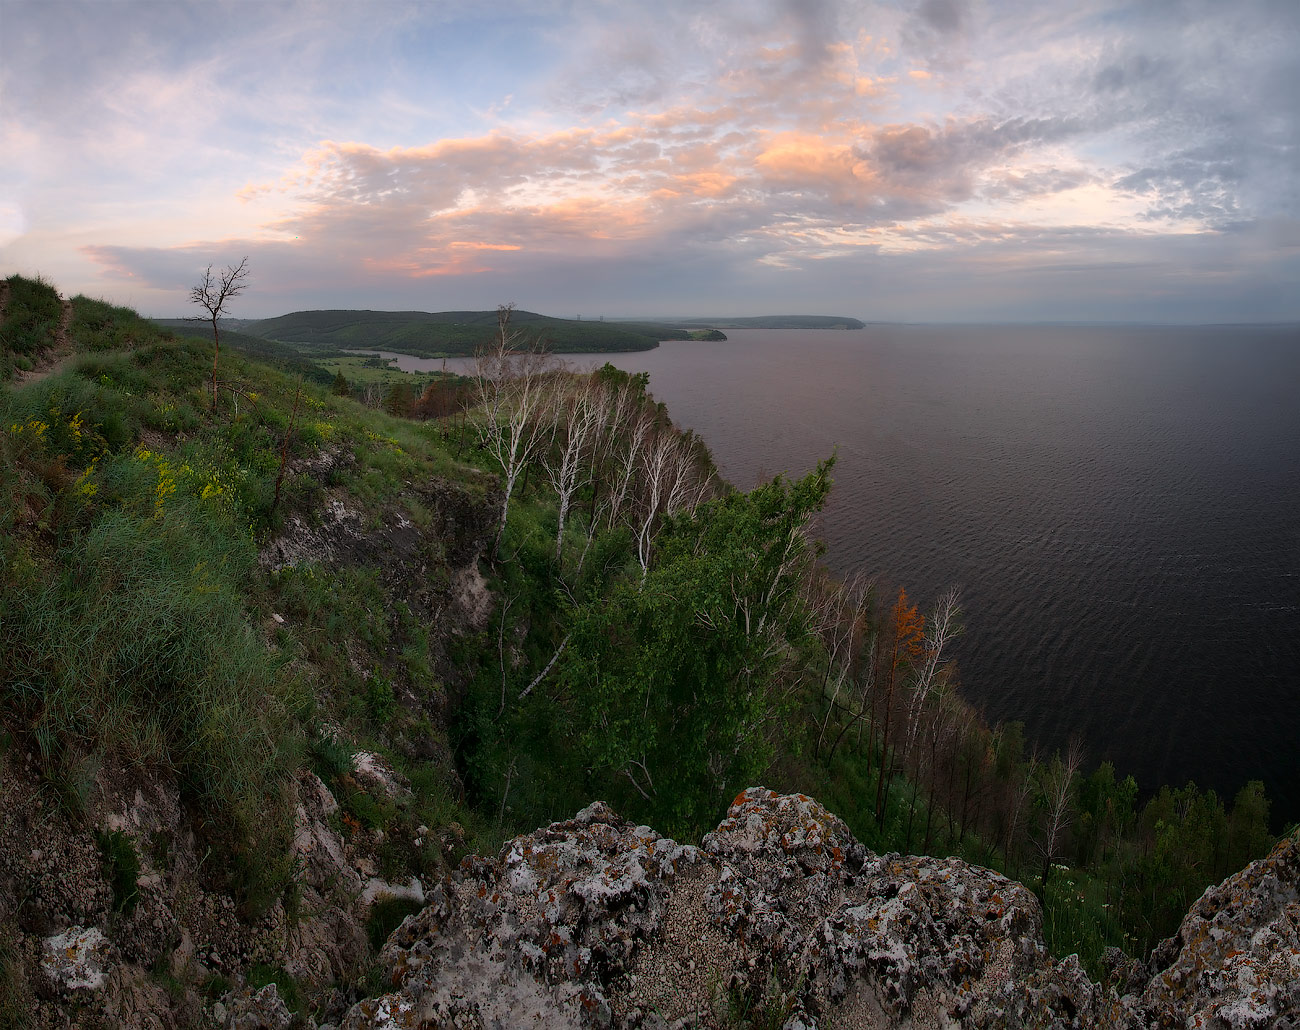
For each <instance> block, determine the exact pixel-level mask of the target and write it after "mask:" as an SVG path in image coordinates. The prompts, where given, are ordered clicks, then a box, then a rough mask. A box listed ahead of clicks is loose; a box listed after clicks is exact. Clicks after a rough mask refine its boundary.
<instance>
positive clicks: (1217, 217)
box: [0, 0, 1300, 313]
mask: <svg viewBox="0 0 1300 1030" xmlns="http://www.w3.org/2000/svg"><path fill="white" fill-rule="evenodd" d="M47 7H48V5H36V4H27V3H26V2H25V0H19V11H20V15H21V16H20V17H19V18H18V19H17V22H16V24H17V25H18V29H17V30H16V31H15V32H13V33H10V34H7V39H6V41H4V42H0V47H2V48H3V53H0V56H2V57H3V58H4V60H0V69H3V70H0V76H2V77H3V78H0V88H3V89H5V90H6V107H5V110H4V113H2V114H0V146H3V147H4V148H5V152H6V155H7V157H8V156H10V155H12V160H10V161H8V162H7V166H8V167H7V168H6V169H5V170H3V171H0V191H4V192H3V193H0V210H3V211H7V212H13V211H16V212H18V215H17V216H13V217H10V216H8V215H6V216H5V217H4V218H3V219H0V248H3V253H4V254H13V255H19V254H21V255H24V256H26V255H29V254H39V253H43V252H52V250H51V248H55V247H62V248H63V252H64V253H66V252H67V251H69V250H70V249H71V250H73V251H74V252H75V254H76V255H77V261H80V262H83V264H84V263H85V262H90V263H91V264H92V265H93V268H94V269H96V270H98V271H97V273H96V274H97V275H98V276H99V277H100V278H99V279H92V280H91V282H92V285H93V283H95V282H99V283H104V284H115V283H117V284H120V283H129V284H131V285H132V288H133V289H137V288H138V289H140V290H142V291H144V292H145V294H146V296H149V297H151V298H152V297H156V298H157V299H158V302H159V303H161V302H162V301H163V300H164V299H165V298H166V297H169V296H170V295H171V294H172V292H173V291H175V290H176V289H177V288H178V284H181V285H182V286H183V284H184V283H185V282H186V281H187V280H188V279H189V278H190V275H191V273H190V272H188V271H186V269H190V268H191V267H195V266H196V267H199V268H201V267H203V266H204V265H206V263H207V261H208V260H212V259H218V260H220V259H222V255H229V254H234V255H235V256H236V257H237V256H239V255H241V254H242V253H245V252H248V253H250V254H253V255H255V265H256V267H258V268H259V269H260V276H261V282H260V286H261V288H262V291H263V296H264V297H266V298H267V299H266V301H265V303H267V304H274V303H276V302H275V301H273V300H272V299H271V298H272V297H273V296H280V297H289V296H293V297H297V298H300V297H305V296H309V295H310V296H332V297H333V298H334V300H333V301H331V306H337V303H338V302H339V301H340V298H342V297H354V298H356V300H355V301H353V302H354V303H359V304H363V305H366V306H375V305H376V304H377V303H378V300H377V299H376V298H379V297H385V296H388V297H395V298H401V303H402V305H403V306H412V304H413V303H414V302H415V299H417V298H420V297H424V298H426V299H425V300H423V301H420V302H419V303H418V304H416V306H432V305H433V304H434V303H435V301H436V298H445V299H447V300H448V301H449V303H450V304H451V306H462V304H461V301H462V300H463V299H464V297H466V296H470V295H473V296H475V297H480V298H482V299H484V300H485V301H486V302H487V303H488V304H489V305H490V304H492V303H495V302H496V301H497V300H500V299H502V298H503V296H504V297H510V296H516V295H517V293H518V292H519V291H518V289H517V288H514V287H512V284H515V283H522V282H528V283H531V284H532V286H530V287H529V288H530V289H536V290H538V291H540V290H541V289H542V286H543V284H545V286H546V287H547V288H550V289H554V290H555V291H557V292H556V299H555V303H556V304H558V305H560V306H561V307H562V308H568V307H572V306H573V305H574V303H576V302H578V301H581V302H582V303H583V304H584V306H589V304H590V302H591V297H592V294H593V291H595V290H597V289H604V290H606V291H608V292H609V295H610V296H614V295H618V296H623V297H625V298H627V299H628V302H629V304H630V305H631V306H632V308H633V309H639V310H642V311H648V310H650V309H651V307H653V306H654V305H655V304H662V305H666V306H668V307H669V308H671V307H672V305H673V304H674V303H675V301H674V296H672V295H669V294H668V293H667V292H665V293H663V294H662V295H661V296H658V297H657V298H656V297H652V295H651V292H650V291H652V290H660V291H670V290H676V291H681V292H680V296H682V297H689V296H696V295H706V294H707V292H708V291H709V290H713V291H715V293H716V295H718V296H721V295H722V293H723V292H724V291H732V293H731V294H730V295H731V296H733V297H734V298H736V299H735V303H736V304H740V303H742V301H743V300H744V299H745V298H746V297H750V296H757V297H760V298H765V299H766V298H772V297H773V296H774V293H773V291H774V290H779V291H784V292H782V293H781V294H780V295H781V296H786V297H788V298H789V299H790V302H791V303H794V302H795V301H800V302H801V301H802V299H803V298H805V297H821V296H824V295H825V294H826V291H827V290H828V289H830V288H831V284H833V285H834V288H835V289H839V290H841V291H842V293H841V294H840V295H841V296H842V297H843V298H844V299H846V300H847V299H851V298H855V297H858V296H860V295H862V294H861V289H862V287H861V283H860V282H859V283H858V285H855V282H857V281H858V280H860V279H869V280H870V281H871V282H872V283H876V282H890V283H891V284H893V289H894V290H895V293H894V296H896V297H899V298H901V297H904V296H914V295H916V292H915V291H913V290H909V289H905V288H904V286H903V284H902V283H901V282H899V279H898V274H896V273H894V272H891V271H889V270H890V269H904V268H906V269H907V270H908V274H910V275H914V276H917V277H918V280H919V281H925V282H927V283H932V282H933V281H934V277H933V275H932V274H931V272H930V271H928V270H929V269H933V268H945V269H947V270H948V272H949V273H950V274H951V275H956V276H966V277H971V281H976V280H978V281H979V282H980V283H982V284H983V287H984V289H985V293H983V294H982V293H981V292H980V291H979V290H964V289H959V288H958V285H957V284H956V283H955V282H954V283H952V284H951V289H952V291H953V294H954V296H956V295H958V294H960V295H961V296H964V297H967V298H968V299H967V301H965V302H966V303H968V304H970V305H972V310H974V309H975V308H980V309H981V310H985V309H987V310H993V307H994V306H996V304H995V300H994V299H992V298H991V295H987V287H988V283H989V282H990V281H991V280H990V277H992V278H993V279H996V280H997V281H998V283H999V284H1001V285H1000V286H999V288H1000V289H1004V290H1005V291H1007V294H1008V295H1013V296H1015V297H1018V298H1021V299H1020V301H1018V302H1019V303H1022V304H1025V305H1028V306H1030V307H1033V306H1035V305H1037V303H1038V302H1037V301H1032V303H1031V300H1030V299H1026V295H1025V293H1024V291H1023V290H1022V289H1021V287H1020V286H1019V285H1018V284H1019V282H1021V281H1022V280H1023V278H1024V277H1025V276H1028V277H1029V278H1030V279H1032V280H1033V281H1035V282H1037V283H1039V285H1042V284H1043V283H1045V282H1046V281H1047V280H1048V278H1049V273H1048V271H1047V270H1048V269H1049V268H1050V269H1057V270H1059V271H1056V272H1053V273H1052V274H1051V276H1050V278H1051V281H1052V282H1057V281H1058V280H1064V279H1065V278H1067V277H1068V276H1071V275H1073V276H1077V277H1078V278H1079V286H1078V290H1079V291H1084V288H1085V285H1086V283H1087V282H1094V283H1096V284H1098V286H1097V291H1098V292H1097V294H1096V296H1097V297H1098V298H1099V299H1098V301H1097V303H1098V304H1101V303H1103V300H1104V302H1105V303H1107V304H1109V303H1111V302H1112V300H1113V296H1114V291H1115V290H1118V289H1119V288H1120V287H1121V286H1122V285H1123V283H1124V282H1125V281H1127V282H1128V285H1129V289H1130V290H1132V291H1135V292H1136V291H1138V290H1139V289H1140V288H1141V287H1140V286H1139V284H1138V282H1137V277H1136V274H1135V272H1134V269H1140V268H1145V269H1148V270H1150V274H1151V275H1153V276H1155V277H1157V278H1158V279H1159V281H1160V282H1162V283H1168V282H1184V283H1188V284H1190V283H1192V282H1197V283H1200V282H1201V279H1200V278H1197V277H1192V276H1190V274H1189V276H1185V277H1180V276H1178V275H1171V274H1170V273H1169V271H1168V265H1167V263H1166V262H1174V263H1175V264H1176V261H1177V258H1176V257H1175V256H1176V255H1184V256H1187V255H1193V254H1200V253H1202V251H1199V250H1197V249H1196V247H1195V245H1194V242H1193V240H1192V238H1193V237H1198V236H1199V237H1204V238H1205V239H1206V240H1210V239H1212V240H1215V241H1218V242H1217V243H1216V244H1215V246H1216V247H1219V249H1218V250H1216V251H1215V252H1216V253H1217V254H1219V255H1220V256H1222V255H1224V254H1228V253H1230V252H1231V253H1237V254H1239V255H1245V256H1243V257H1241V258H1240V261H1239V268H1240V269H1241V271H1240V274H1241V275H1243V276H1244V275H1246V274H1247V272H1246V269H1247V268H1249V269H1252V270H1253V271H1252V272H1251V273H1250V274H1254V275H1256V276H1257V277H1258V276H1261V275H1263V273H1264V271H1265V270H1266V269H1267V260H1268V258H1267V256H1268V255H1270V254H1272V255H1273V258H1274V259H1275V260H1276V261H1277V262H1278V265H1277V267H1278V268H1284V267H1285V268H1289V267H1291V266H1290V265H1288V264H1286V262H1287V261H1289V260H1291V257H1290V256H1289V255H1291V251H1288V250H1287V249H1286V248H1285V246H1283V244H1282V243H1279V242H1276V240H1278V239H1284V238H1289V237H1287V236H1286V233H1281V234H1278V233H1274V234H1271V235H1270V234H1269V233H1267V232H1263V231H1256V230H1259V229H1261V228H1262V227H1267V226H1268V225H1269V224H1271V223H1272V222H1274V221H1276V220H1279V219H1289V220H1290V221H1291V222H1294V221H1300V197H1298V196H1297V190H1298V189H1300V187H1298V186H1297V183H1300V176H1297V174H1296V171H1297V168H1296V158H1295V155H1296V153H1298V152H1300V151H1298V150H1297V143H1300V140H1297V123H1298V121H1300V119H1298V117H1297V113H1296V111H1295V109H1294V105H1293V103H1292V102H1291V101H1290V100H1289V98H1290V97H1291V96H1294V95H1296V94H1297V93H1300V58H1298V57H1297V54H1300V45H1297V44H1298V43H1300V17H1298V16H1297V14H1296V11H1298V10H1300V8H1297V7H1296V5H1294V4H1288V3H1272V2H1270V0H1242V2H1241V3H1238V4H1234V5H1231V6H1229V5H1217V4H1210V3H1199V2H1194V0H1188V2H1187V3H1172V2H1171V3H1152V4H1142V5H1131V4H1120V3H1111V2H1107V0H1081V2H1080V3H1078V4H1073V5H1071V6H1070V8H1069V10H1068V11H1063V10H1060V9H1054V10H1046V9H1044V8H1043V7H1042V6H1041V5H1038V4H1035V3H1033V2H1031V0H1005V2H1003V3H998V4H992V3H980V4H974V3H967V2H965V0H923V2H919V3H914V4H910V5H906V6H899V5H892V4H890V5H886V4H879V5H877V4H856V3H849V2H847V0H757V2H755V0H721V2H719V3H718V4H711V5H705V6H701V5H697V4H686V3H684V2H683V3H678V2H674V0H656V2H654V3H651V2H649V0H628V2H626V3H620V4H599V5H584V6H582V7H581V8H579V7H576V6H572V5H568V4H563V3H559V2H556V3H554V4H549V5H538V4H519V5H517V6H516V7H514V8H511V10H510V15H511V16H510V18H508V19H505V20H503V21H501V22H500V24H499V25H497V26H496V27H495V28H493V27H490V26H489V25H488V24H487V22H486V20H485V18H486V16H485V15H484V14H483V13H482V12H481V11H479V10H478V9H477V8H474V7H470V6H468V5H458V4H455V3H449V4H446V5H439V6H438V7H437V8H433V7H431V6H429V5H421V4H409V5H408V4H391V5H383V6H382V7H380V8H372V7H369V6H367V7H364V8H361V7H353V6H350V5H344V6H333V5H318V4H314V3H302V4H287V5H278V4H269V5H267V7H266V14H265V18H264V19H262V20H259V22H258V24H256V25H253V24H251V23H248V22H247V21H246V20H244V19H241V18H239V17H237V16H238V14H239V13H240V12H241V11H242V10H244V9H243V8H242V7H239V6H223V5H203V6H190V5H164V6H163V7H161V8H157V11H156V13H157V17H156V18H153V19H150V18H146V17H144V16H143V15H144V13H145V12H147V11H148V12H154V11H155V9H154V8H153V7H145V6H143V5H135V4H124V5H114V9H115V10H116V11H118V12H121V11H125V12H126V16H114V17H110V16H109V15H108V14H105V13H103V9H102V7H103V5H87V7H86V12H85V13H86V17H85V18H82V19H73V21H75V22H76V26H75V27H74V28H72V29H71V30H70V35H71V45H72V49H73V50H74V51H76V52H77V53H84V54H85V55H86V58H85V60H84V61H81V62H79V63H78V64H77V65H76V66H74V67H72V68H70V69H69V71H68V72H67V74H66V75H65V76H63V77H62V78H59V79H58V80H57V81H55V80H54V77H51V76H49V75H48V74H44V73H43V72H42V69H43V68H44V67H45V66H46V64H47V63H48V62H49V61H50V60H52V58H53V56H54V54H55V51H54V50H53V49H52V48H53V46H54V43H53V42H52V40H53V39H54V38H55V36H54V35H53V30H54V27H55V26H54V21H53V20H52V19H54V17H55V16H54V15H52V14H50V13H48V12H47V10H46V8H47ZM78 10H80V8H78ZM377 12H378V13H377ZM15 41H16V42H15ZM24 41H26V42H24ZM27 45H30V53H27V52H20V51H21V50H22V47H23V46H27ZM507 100H508V102H507ZM144 154H148V155H151V157H150V159H149V160H144V159H142V156H141V155H144ZM153 155H156V156H153ZM79 164H80V165H81V166H84V167H78V165H79ZM1287 224H1289V222H1288V223H1287ZM6 227H8V228H6ZM10 230H12V231H10ZM6 233H7V235H9V236H10V237H14V236H15V233H17V234H20V235H18V236H17V237H16V238H13V239H10V240H7V241H6V240H5V239H4V237H5V235H6ZM1228 240H1237V241H1246V242H1241V243H1240V249H1239V251H1231V248H1230V247H1229V246H1228V244H1227V242H1225V241H1228ZM1270 241H1273V242H1270ZM1049 243H1050V246H1049ZM1108 253H1109V254H1111V255H1112V260H1113V262H1114V263H1115V265H1114V267H1116V268H1119V267H1120V266H1121V265H1122V266H1123V267H1124V268H1125V269H1126V272H1125V274H1124V275H1119V276H1111V275H1109V274H1107V273H1105V271H1104V269H1105V267H1106V265H1105V255H1106V254H1108ZM1157 253H1159V254H1163V255H1166V257H1165V258H1163V259H1159V260H1157V258H1156V257H1155V255H1156V254H1157ZM1017 254H1020V255H1022V256H1023V259H1022V258H1018V257H1017ZM1135 254H1137V255H1140V257H1134V255H1135ZM169 255H170V259H171V265H170V266H169V265H168V256H169ZM1049 258H1050V260H1049ZM1185 259H1186V260H1188V261H1189V262H1192V258H1191V257H1186V258H1185ZM891 262H892V263H891ZM921 262H929V264H921ZM981 262H983V264H981ZM1193 263H1194V262H1193ZM76 267H81V266H76ZM1197 267H1198V268H1199V267H1200V266H1199V265H1197ZM178 268H179V269H181V271H180V272H178V271H177V269H178ZM980 268H983V269H984V270H985V271H984V272H982V273H981V272H980V271H979V269H980ZM78 274H84V273H78ZM566 275H567V276H571V277H573V278H572V279H565V278H564V276H566ZM1200 275H1201V273H1200V272H1198V273H1197V276H1200ZM855 276H856V277H857V278H856V279H855ZM1016 276H1020V278H1019V279H1018V278H1016ZM814 280H816V281H814ZM1103 283H1104V285H1102V284H1103ZM1052 288H1053V289H1054V290H1056V291H1057V292H1058V293H1061V294H1062V295H1064V294H1065V293H1069V292H1071V291H1072V290H1074V289H1075V287H1074V285H1073V284H1072V285H1071V287H1070V290H1066V288H1065V287H1063V286H1061V285H1059V284H1058V285H1056V286H1054V287H1052ZM1188 288H1189V289H1190V288H1192V287H1191V286H1190V285H1189V286H1188ZM638 289H639V290H641V291H642V292H641V293H640V294H638V293H637V290H638ZM295 291H296V292H295ZM1080 295H1082V292H1081V293H1080ZM638 296H640V297H642V298H643V299H642V300H641V301H640V302H639V303H638V302H637V300H636V298H637V297H638ZM1162 296H1163V294H1162ZM1223 296H1225V297H1226V296H1227V293H1224V294H1223ZM1233 296H1237V297H1244V296H1246V293H1245V292H1240V293H1238V294H1234V295H1233ZM981 298H983V299H981ZM1226 302H1227V301H1225V303H1226ZM248 303H249V304H250V305H253V304H260V303H262V301H261V300H255V299H254V296H253V294H252V293H250V296H249V299H248ZM296 304H297V302H296V301H295V305H296ZM281 306H283V305H281ZM831 306H832V307H835V308H837V309H842V310H849V307H848V306H847V305H846V304H844V303H840V304H833V305H831ZM705 307H712V308H713V310H718V309H719V308H718V307H717V306H716V305H705ZM1139 307H1140V305H1139ZM1027 309H1028V308H1027ZM1135 310H1136V308H1135ZM266 313H273V312H272V311H267V312H266Z"/></svg>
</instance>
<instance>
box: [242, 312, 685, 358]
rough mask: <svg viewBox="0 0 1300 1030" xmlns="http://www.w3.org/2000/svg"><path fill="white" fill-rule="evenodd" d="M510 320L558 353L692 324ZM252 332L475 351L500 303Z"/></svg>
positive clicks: (640, 345)
mask: <svg viewBox="0 0 1300 1030" xmlns="http://www.w3.org/2000/svg"><path fill="white" fill-rule="evenodd" d="M510 324H511V326H512V327H513V328H515V329H516V330H519V331H521V332H522V333H523V334H524V335H525V336H526V337H527V338H528V339H530V340H538V341H540V342H542V343H544V344H546V345H547V347H548V349H550V350H551V351H552V352H554V353H560V354H585V353H591V352H605V351H637V350H650V349H651V348H653V347H655V346H657V345H658V343H659V341H660V340H685V339H688V338H689V336H690V334H689V332H688V330H687V329H686V328H685V327H682V326H668V325H658V324H651V323H636V324H628V325H616V324H614V323H610V322H588V321H579V320H577V319H566V318H551V317H550V316H548V315H539V314H537V313H536V312H533V311H514V312H512V314H511V316H510ZM243 329H244V331H245V332H248V333H252V334H253V335H255V336H260V337H263V338H264V339H269V340H279V341H281V342H283V343H289V344H294V345H297V346H299V347H308V348H310V349H313V350H316V349H318V348H319V349H320V350H322V351H324V350H329V351H337V350H344V349H349V348H371V349H375V350H391V351H398V352H400V353H403V354H414V355H417V356H420V357H441V356H443V355H457V354H473V353H474V350H475V348H477V347H479V346H481V345H484V344H486V343H488V342H490V341H491V339H492V338H493V336H494V335H495V334H496V332H497V312H496V311H295V312H292V313H290V314H287V315H280V316H278V317H276V318H267V319H263V320H261V321H258V322H250V323H248V324H247V325H246V326H244V327H243Z"/></svg>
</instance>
